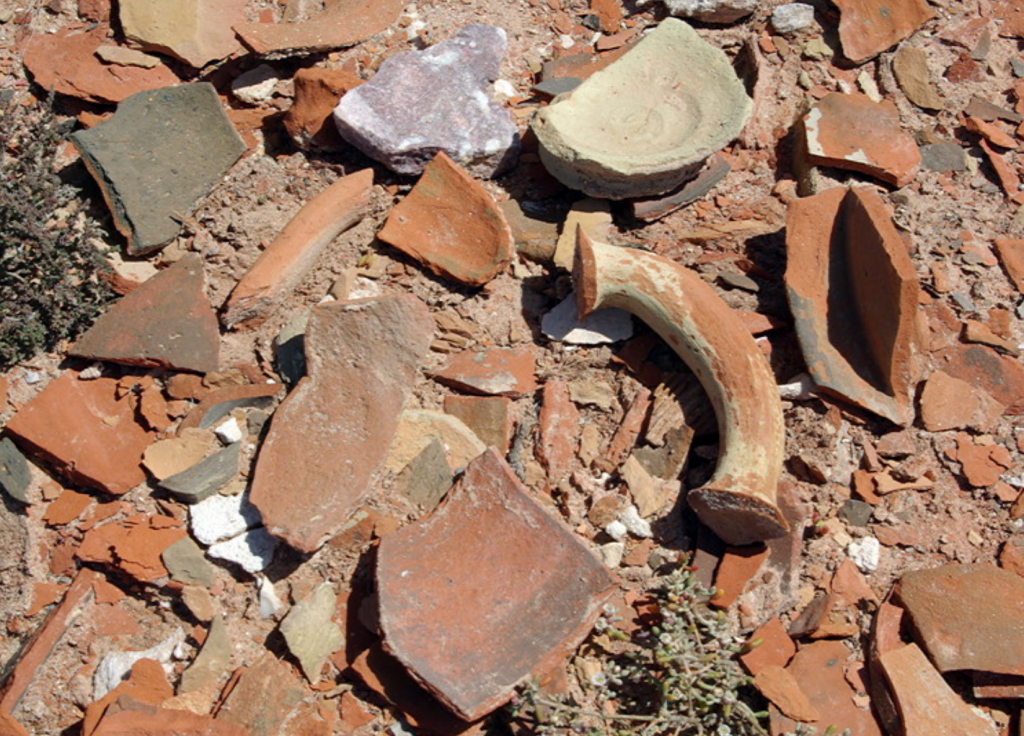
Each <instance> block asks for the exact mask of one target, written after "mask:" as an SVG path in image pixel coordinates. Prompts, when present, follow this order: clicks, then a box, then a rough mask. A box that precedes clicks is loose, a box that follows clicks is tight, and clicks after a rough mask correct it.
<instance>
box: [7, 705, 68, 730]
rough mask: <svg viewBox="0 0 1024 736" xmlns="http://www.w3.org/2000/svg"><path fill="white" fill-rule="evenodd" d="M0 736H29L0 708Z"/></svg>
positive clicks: (12, 717)
mask: <svg viewBox="0 0 1024 736" xmlns="http://www.w3.org/2000/svg"><path fill="white" fill-rule="evenodd" d="M0 734H3V736H29V734H28V731H26V730H25V727H24V726H22V725H21V724H20V723H18V722H17V721H16V720H14V716H12V715H11V714H10V713H8V712H7V710H6V709H4V708H0ZM85 736H87V735H85Z"/></svg>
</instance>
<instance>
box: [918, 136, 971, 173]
mask: <svg viewBox="0 0 1024 736" xmlns="http://www.w3.org/2000/svg"><path fill="white" fill-rule="evenodd" d="M920 150H921V166H922V167H923V168H925V169H930V170H932V171H963V170H964V169H966V168H967V158H966V157H965V155H964V151H963V149H962V148H960V146H958V145H957V144H956V143H953V142H952V141H941V142H940V143H931V144H929V145H927V146H921V149H920Z"/></svg>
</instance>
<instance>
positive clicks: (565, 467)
mask: <svg viewBox="0 0 1024 736" xmlns="http://www.w3.org/2000/svg"><path fill="white" fill-rule="evenodd" d="M579 426H580V412H579V409H577V408H576V405H575V404H574V403H573V402H572V399H571V398H570V397H569V384H567V383H566V382H565V381H558V380H555V379H551V380H549V381H546V382H545V383H544V390H543V391H542V392H541V406H540V443H539V445H538V447H537V450H538V453H539V455H540V458H541V460H542V461H543V462H544V466H545V467H546V468H547V471H548V480H550V481H551V482H552V483H556V484H557V483H559V482H560V481H562V480H564V479H565V478H567V477H568V476H569V471H570V469H571V468H572V461H573V458H575V457H576V433H577V431H578V430H579Z"/></svg>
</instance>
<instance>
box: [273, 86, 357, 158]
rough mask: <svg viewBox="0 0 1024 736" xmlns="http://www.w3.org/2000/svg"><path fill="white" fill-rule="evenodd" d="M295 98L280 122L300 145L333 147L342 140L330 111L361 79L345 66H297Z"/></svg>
mask: <svg viewBox="0 0 1024 736" xmlns="http://www.w3.org/2000/svg"><path fill="white" fill-rule="evenodd" d="M294 81H295V102H293V103H292V106H291V107H290V108H288V112H286V113H285V114H284V118H283V119H282V121H281V123H282V124H283V125H284V129H285V131H287V133H288V135H290V136H291V138H292V140H293V141H295V144H296V145H297V146H299V147H300V148H310V147H313V148H321V149H324V150H327V151H335V150H338V149H340V148H342V147H344V145H345V144H344V141H343V140H342V138H341V134H340V133H339V132H338V128H337V126H335V124H334V118H333V117H332V115H331V113H332V112H334V108H335V107H336V106H337V104H338V101H339V100H340V99H341V96H342V95H344V94H345V93H346V92H348V91H349V90H350V89H354V88H356V87H358V86H359V85H360V84H362V83H363V80H362V79H360V78H359V75H357V74H355V73H354V72H351V71H348V70H347V69H320V68H316V67H315V68H312V69H299V70H298V71H297V72H296V73H295V77H294Z"/></svg>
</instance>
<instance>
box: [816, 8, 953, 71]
mask: <svg viewBox="0 0 1024 736" xmlns="http://www.w3.org/2000/svg"><path fill="white" fill-rule="evenodd" d="M836 6H837V7H838V8H839V40H840V42H841V43H842V44H843V54H844V55H845V56H846V58H848V59H849V60H850V61H855V62H861V61H867V60H868V59H870V58H871V57H873V56H877V55H878V54H880V53H882V52H883V51H885V50H887V49H889V48H891V47H892V46H895V45H896V44H897V43H899V42H900V41H902V40H903V39H904V38H906V37H907V36H909V35H910V34H912V33H913V32H914V31H916V30H917V29H918V28H920V27H921V26H922V25H924V24H925V23H926V22H927V21H929V20H931V19H932V18H933V17H934V13H933V12H932V11H931V9H930V8H929V7H928V3H926V2H924V0H900V1H899V2H886V1H884V0H837V1H836Z"/></svg>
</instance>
